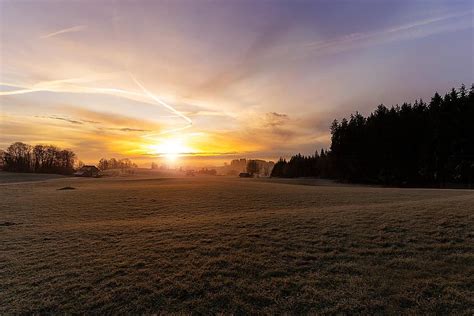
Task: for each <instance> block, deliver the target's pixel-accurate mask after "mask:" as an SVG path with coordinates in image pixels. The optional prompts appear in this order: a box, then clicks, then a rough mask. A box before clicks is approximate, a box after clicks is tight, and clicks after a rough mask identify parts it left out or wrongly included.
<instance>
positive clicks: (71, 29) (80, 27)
mask: <svg viewBox="0 0 474 316" xmlns="http://www.w3.org/2000/svg"><path fill="white" fill-rule="evenodd" d="M85 28H87V25H76V26H73V27H68V28H65V29H62V30H59V31H56V32H52V33H48V34H45V35H43V36H40V38H43V39H45V38H50V37H54V36H57V35H61V34H65V33H72V32H79V31H82V30H83V29H85Z"/></svg>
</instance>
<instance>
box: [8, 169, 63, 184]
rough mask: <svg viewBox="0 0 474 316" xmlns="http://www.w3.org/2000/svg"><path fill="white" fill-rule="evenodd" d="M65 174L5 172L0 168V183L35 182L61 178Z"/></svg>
mask: <svg viewBox="0 0 474 316" xmlns="http://www.w3.org/2000/svg"><path fill="white" fill-rule="evenodd" d="M63 178H65V176H62V175H59V174H44V173H19V172H6V171H1V170H0V185H1V184H12V183H20V182H36V181H45V180H51V179H63Z"/></svg>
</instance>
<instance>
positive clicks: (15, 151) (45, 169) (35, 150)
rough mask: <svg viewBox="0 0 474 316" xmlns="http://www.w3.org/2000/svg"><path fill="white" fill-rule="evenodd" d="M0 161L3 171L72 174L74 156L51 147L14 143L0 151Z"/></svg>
mask: <svg viewBox="0 0 474 316" xmlns="http://www.w3.org/2000/svg"><path fill="white" fill-rule="evenodd" d="M0 161H1V165H2V169H3V170H5V171H13V172H36V173H57V174H72V173H73V172H74V163H75V161H76V154H75V153H74V152H73V151H71V150H68V149H61V148H58V147H56V146H53V145H36V146H31V145H28V144H25V143H22V142H16V143H13V144H11V145H10V146H9V147H8V148H7V150H6V151H0Z"/></svg>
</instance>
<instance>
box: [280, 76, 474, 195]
mask: <svg viewBox="0 0 474 316" xmlns="http://www.w3.org/2000/svg"><path fill="white" fill-rule="evenodd" d="M323 152H324V151H323ZM272 176H275V177H301V176H316V177H326V178H334V179H338V180H341V181H348V182H365V183H376V184H386V185H437V186H444V185H445V184H448V183H453V184H455V183H456V184H463V185H472V183H473V182H474V85H473V86H472V87H471V89H470V90H469V91H467V89H466V88H465V86H464V85H462V86H461V87H460V88H459V89H452V90H451V91H450V92H449V93H446V94H445V95H444V97H442V96H441V95H439V94H438V93H435V94H434V96H433V97H432V98H431V101H430V102H429V103H426V102H424V101H423V100H421V99H420V100H417V101H415V102H414V103H413V104H411V103H404V104H402V105H401V106H399V105H396V106H392V107H390V108H388V107H386V106H384V105H379V106H378V107H377V109H376V110H375V111H374V112H372V113H371V114H370V115H368V116H367V117H364V116H363V115H361V114H360V113H358V112H356V113H355V114H352V115H351V116H350V117H349V119H346V118H344V119H342V120H341V121H340V122H339V121H337V120H334V122H333V123H332V125H331V147H330V151H327V152H324V155H323V154H322V153H321V154H315V155H313V156H307V157H305V156H301V155H296V156H293V157H292V158H291V159H290V160H289V161H286V160H283V159H280V161H279V162H278V163H277V164H276V165H275V168H274V169H273V172H272Z"/></svg>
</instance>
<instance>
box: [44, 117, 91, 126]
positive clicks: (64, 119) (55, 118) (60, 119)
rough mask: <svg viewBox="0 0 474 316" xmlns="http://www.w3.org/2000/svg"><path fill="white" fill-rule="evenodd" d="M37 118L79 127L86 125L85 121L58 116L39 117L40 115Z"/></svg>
mask: <svg viewBox="0 0 474 316" xmlns="http://www.w3.org/2000/svg"><path fill="white" fill-rule="evenodd" d="M35 117H37V118H45V119H51V120H59V121H64V122H68V123H71V124H77V125H82V124H84V121H78V120H74V119H71V118H68V117H62V116H56V115H51V116H39V115H36V116H35Z"/></svg>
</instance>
